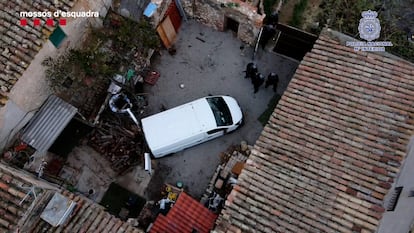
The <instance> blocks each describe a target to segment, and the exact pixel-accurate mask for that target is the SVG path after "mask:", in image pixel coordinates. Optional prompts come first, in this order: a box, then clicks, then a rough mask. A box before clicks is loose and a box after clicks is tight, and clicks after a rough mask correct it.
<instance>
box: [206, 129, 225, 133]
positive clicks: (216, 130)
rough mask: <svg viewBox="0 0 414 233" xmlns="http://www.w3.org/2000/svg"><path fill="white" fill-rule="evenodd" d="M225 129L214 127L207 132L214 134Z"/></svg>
mask: <svg viewBox="0 0 414 233" xmlns="http://www.w3.org/2000/svg"><path fill="white" fill-rule="evenodd" d="M222 130H223V129H212V130H210V131H207V134H213V133H217V132H220V131H222Z"/></svg>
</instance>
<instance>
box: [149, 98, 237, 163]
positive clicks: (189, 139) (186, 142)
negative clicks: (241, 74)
mask: <svg viewBox="0 0 414 233" xmlns="http://www.w3.org/2000/svg"><path fill="white" fill-rule="evenodd" d="M242 121H243V115H242V111H241V109H240V106H239V104H238V103H237V101H236V100H235V99H234V98H232V97H230V96H208V97H204V98H201V99H197V100H195V101H192V102H190V103H187V104H183V105H180V106H178V107H175V108H172V109H169V110H166V111H163V112H160V113H157V114H155V115H152V116H149V117H146V118H143V119H142V120H141V123H142V130H143V131H144V135H145V139H146V141H147V144H148V147H149V148H150V150H151V152H152V155H153V156H154V157H155V158H160V157H163V156H165V155H168V154H171V153H175V152H178V151H181V150H184V149H185V148H188V147H191V146H194V145H197V144H200V143H202V142H205V141H208V140H210V139H213V138H216V137H219V136H221V135H224V134H226V133H228V132H231V131H233V130H235V129H237V128H238V127H239V126H240V125H241V124H242Z"/></svg>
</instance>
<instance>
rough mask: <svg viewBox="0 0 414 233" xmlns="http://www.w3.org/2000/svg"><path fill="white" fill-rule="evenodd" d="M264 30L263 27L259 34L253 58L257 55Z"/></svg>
mask: <svg viewBox="0 0 414 233" xmlns="http://www.w3.org/2000/svg"><path fill="white" fill-rule="evenodd" d="M262 32H263V27H261V28H260V31H259V36H258V38H257V41H256V46H254V51H253V58H252V59H253V60H254V59H255V57H256V52H257V48H258V47H259V42H260V38H261V37H262Z"/></svg>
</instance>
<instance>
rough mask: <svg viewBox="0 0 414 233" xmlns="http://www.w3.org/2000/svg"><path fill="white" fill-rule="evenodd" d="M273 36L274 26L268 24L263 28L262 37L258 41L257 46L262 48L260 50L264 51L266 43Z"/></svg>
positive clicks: (274, 32)
mask: <svg viewBox="0 0 414 233" xmlns="http://www.w3.org/2000/svg"><path fill="white" fill-rule="evenodd" d="M275 35H276V28H275V26H273V25H271V24H269V25H265V26H264V27H263V31H262V35H261V37H260V41H259V44H260V45H261V46H262V49H265V47H266V45H267V42H269V40H270V39H271V38H273V37H274V36H275Z"/></svg>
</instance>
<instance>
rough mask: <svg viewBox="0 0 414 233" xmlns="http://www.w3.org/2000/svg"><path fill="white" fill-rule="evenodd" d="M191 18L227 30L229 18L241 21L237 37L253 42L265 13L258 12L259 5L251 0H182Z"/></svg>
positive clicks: (249, 42)
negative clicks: (255, 4)
mask: <svg viewBox="0 0 414 233" xmlns="http://www.w3.org/2000/svg"><path fill="white" fill-rule="evenodd" d="M180 1H181V4H182V6H183V8H184V11H185V12H186V14H187V16H188V17H189V18H194V19H196V20H197V21H199V22H201V23H203V24H205V25H208V26H210V27H213V28H215V29H217V30H220V31H224V30H226V21H227V18H231V19H233V20H235V21H237V22H238V23H239V27H238V31H237V37H238V38H240V39H241V40H242V41H243V42H245V43H248V44H253V43H254V42H255V40H256V37H257V35H258V33H259V31H260V27H261V26H262V23H263V19H264V17H265V15H264V14H263V15H260V14H258V13H257V11H258V9H257V7H255V6H253V5H252V4H251V3H249V2H243V1H237V0H236V1H235V0H233V1H230V0H180Z"/></svg>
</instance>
